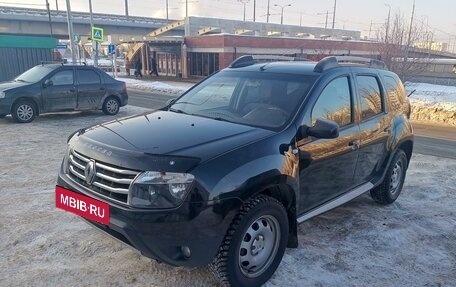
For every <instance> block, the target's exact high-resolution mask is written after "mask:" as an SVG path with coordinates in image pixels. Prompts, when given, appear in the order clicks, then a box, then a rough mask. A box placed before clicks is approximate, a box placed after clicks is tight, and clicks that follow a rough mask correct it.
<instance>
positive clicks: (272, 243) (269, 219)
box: [210, 195, 288, 287]
mask: <svg viewBox="0 0 456 287" xmlns="http://www.w3.org/2000/svg"><path fill="white" fill-rule="evenodd" d="M287 240H288V219H287V213H286V211H285V208H284V207H283V205H282V204H281V203H280V202H278V201H277V200H276V199H274V198H272V197H268V196H263V195H261V196H258V197H255V198H253V199H251V200H250V201H248V202H246V203H245V204H244V205H243V206H242V208H241V210H240V211H239V213H238V214H237V215H236V217H235V218H234V220H233V222H232V223H231V226H230V228H229V230H228V232H227V234H226V236H225V239H224V241H223V242H222V245H221V246H220V250H219V253H218V254H217V256H216V257H215V258H214V261H213V262H212V263H211V265H210V268H211V270H212V271H213V272H214V274H215V275H216V276H217V277H218V279H219V280H220V281H221V282H222V283H223V284H225V285H226V286H250V287H252V286H261V285H262V284H263V283H265V282H266V281H267V280H269V278H270V277H271V276H272V274H274V272H275V270H276V269H277V267H278V266H279V264H280V261H281V260H282V257H283V254H284V252H285V248H286V244H287Z"/></svg>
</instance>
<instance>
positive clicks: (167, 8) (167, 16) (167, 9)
mask: <svg viewBox="0 0 456 287" xmlns="http://www.w3.org/2000/svg"><path fill="white" fill-rule="evenodd" d="M168 4H169V3H168V0H166V20H168V19H169V14H168V11H169V5H168Z"/></svg>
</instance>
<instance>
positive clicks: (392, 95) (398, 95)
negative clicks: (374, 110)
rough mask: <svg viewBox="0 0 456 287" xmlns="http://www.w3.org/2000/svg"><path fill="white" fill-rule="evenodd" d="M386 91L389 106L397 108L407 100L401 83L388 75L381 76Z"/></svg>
mask: <svg viewBox="0 0 456 287" xmlns="http://www.w3.org/2000/svg"><path fill="white" fill-rule="evenodd" d="M383 84H384V85H385V89H386V93H387V94H388V100H389V102H390V104H391V107H392V108H393V109H395V110H397V109H399V108H400V107H401V106H402V104H403V103H405V102H406V101H407V99H406V97H405V89H404V86H403V85H402V83H400V82H399V81H397V80H396V79H395V78H393V77H390V76H384V77H383Z"/></svg>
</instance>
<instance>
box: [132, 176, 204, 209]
mask: <svg viewBox="0 0 456 287" xmlns="http://www.w3.org/2000/svg"><path fill="white" fill-rule="evenodd" d="M194 179H195V177H194V176H193V175H191V174H189V173H173V172H156V171H145V172H143V173H141V174H140V175H138V176H137V177H136V179H135V180H134V181H133V183H132V184H131V185H130V192H129V196H128V200H129V204H130V205H131V206H135V207H149V208H170V207H176V206H178V205H179V204H181V203H182V201H183V200H184V198H185V196H186V195H187V193H188V190H189V187H190V185H191V184H192V182H193V180H194Z"/></svg>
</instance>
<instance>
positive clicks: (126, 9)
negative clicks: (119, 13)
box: [125, 0, 129, 20]
mask: <svg viewBox="0 0 456 287" xmlns="http://www.w3.org/2000/svg"><path fill="white" fill-rule="evenodd" d="M125 17H127V20H128V18H129V16H128V0H125Z"/></svg>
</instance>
